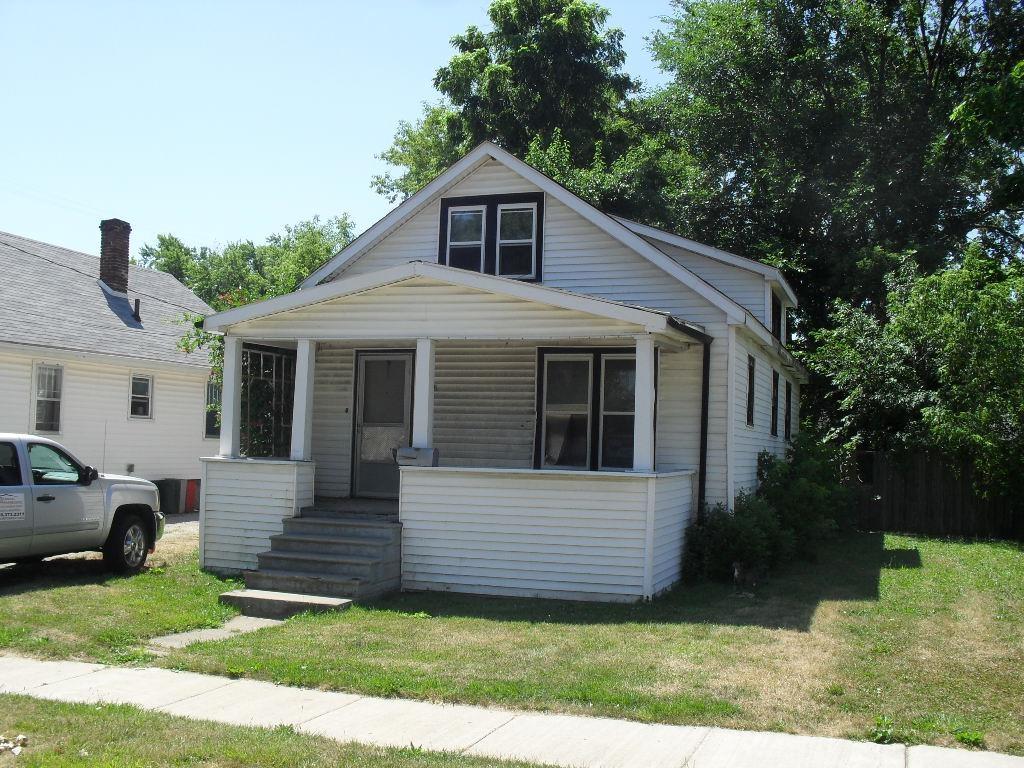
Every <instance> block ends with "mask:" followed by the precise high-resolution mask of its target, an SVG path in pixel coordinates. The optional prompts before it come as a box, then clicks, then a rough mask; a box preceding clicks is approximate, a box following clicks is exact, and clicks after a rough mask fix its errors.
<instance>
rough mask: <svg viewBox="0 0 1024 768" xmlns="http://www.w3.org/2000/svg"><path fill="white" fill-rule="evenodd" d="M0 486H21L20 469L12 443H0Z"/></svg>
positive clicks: (16, 452)
mask: <svg viewBox="0 0 1024 768" xmlns="http://www.w3.org/2000/svg"><path fill="white" fill-rule="evenodd" d="M0 485H21V467H20V466H19V465H18V451H17V450H16V449H15V447H14V443H0Z"/></svg>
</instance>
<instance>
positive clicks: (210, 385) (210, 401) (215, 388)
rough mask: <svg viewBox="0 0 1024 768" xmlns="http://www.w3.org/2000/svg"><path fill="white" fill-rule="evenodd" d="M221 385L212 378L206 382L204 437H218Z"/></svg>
mask: <svg viewBox="0 0 1024 768" xmlns="http://www.w3.org/2000/svg"><path fill="white" fill-rule="evenodd" d="M220 393H221V387H220V384H218V383H217V382H216V381H213V380H212V379H211V380H210V381H209V382H207V384H206V430H205V431H204V432H203V434H204V435H205V436H206V437H220V397H221V394H220Z"/></svg>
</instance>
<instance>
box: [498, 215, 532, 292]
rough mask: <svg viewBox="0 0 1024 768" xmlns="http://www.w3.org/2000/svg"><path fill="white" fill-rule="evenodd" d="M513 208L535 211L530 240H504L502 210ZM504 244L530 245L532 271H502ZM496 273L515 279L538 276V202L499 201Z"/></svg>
mask: <svg viewBox="0 0 1024 768" xmlns="http://www.w3.org/2000/svg"><path fill="white" fill-rule="evenodd" d="M507 209H511V210H519V211H522V210H527V209H529V210H531V211H533V233H532V234H531V236H530V239H529V240H502V239H501V212H502V211H504V210H507ZM503 245H529V246H530V271H529V272H528V273H524V274H517V275H511V274H509V275H506V274H504V273H503V272H502V271H501V246H503ZM495 251H496V252H497V253H496V256H495V265H494V274H495V275H497V276H498V277H508V278H511V279H513V280H527V279H533V278H536V277H537V204H536V203H499V204H498V237H497V240H496V245H495Z"/></svg>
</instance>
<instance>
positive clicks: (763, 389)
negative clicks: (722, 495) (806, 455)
mask: <svg viewBox="0 0 1024 768" xmlns="http://www.w3.org/2000/svg"><path fill="white" fill-rule="evenodd" d="M736 342H737V343H736V387H735V396H736V404H735V414H736V423H735V425H734V440H735V447H734V448H733V465H734V466H733V472H734V473H735V474H734V482H735V490H736V492H737V493H739V492H740V491H743V490H752V489H753V488H755V487H756V485H757V457H758V455H759V454H760V453H761V451H769V452H770V453H774V454H775V455H776V456H782V455H784V454H785V452H786V439H785V434H786V433H785V416H786V376H787V373H786V371H785V370H784V369H783V368H782V367H781V366H780V365H779V364H778V363H777V362H775V363H774V370H777V371H778V372H779V428H778V432H779V434H778V435H774V436H773V435H772V434H771V415H772V411H771V408H772V370H773V362H772V359H771V358H770V357H769V356H768V355H767V354H766V353H765V351H764V350H763V349H762V348H761V347H760V346H758V345H757V344H755V343H753V342H752V341H751V340H749V339H748V338H746V337H743V336H737V339H736ZM748 354H749V355H753V356H754V359H755V360H756V361H757V362H756V364H755V367H754V424H753V426H750V425H748V424H747V355H748ZM793 400H794V405H795V404H796V402H797V401H798V394H797V388H796V386H795V384H794V390H793Z"/></svg>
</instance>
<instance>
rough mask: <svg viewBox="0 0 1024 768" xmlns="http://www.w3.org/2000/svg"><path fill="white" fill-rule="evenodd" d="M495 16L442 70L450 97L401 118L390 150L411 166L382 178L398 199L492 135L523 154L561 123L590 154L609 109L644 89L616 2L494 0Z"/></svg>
mask: <svg viewBox="0 0 1024 768" xmlns="http://www.w3.org/2000/svg"><path fill="white" fill-rule="evenodd" d="M487 15H488V18H489V20H490V22H491V26H492V29H490V30H489V31H486V32H485V31H482V30H480V29H479V28H477V27H475V26H471V27H469V28H467V29H466V31H465V32H463V33H462V34H460V35H456V36H455V37H453V38H452V45H453V47H454V48H455V55H454V56H453V57H452V59H451V61H449V62H448V64H447V65H445V66H443V67H441V68H440V69H439V70H437V73H436V74H435V76H434V87H435V88H436V89H437V91H438V92H439V93H440V94H441V96H442V97H443V101H442V102H441V103H440V104H437V105H426V106H425V107H424V114H423V116H422V117H421V118H420V120H419V121H417V122H416V123H408V122H403V123H401V124H400V125H399V127H398V131H397V133H396V135H395V140H394V143H393V144H392V146H391V148H390V149H388V150H387V151H385V152H384V153H383V154H382V155H381V157H382V159H384V160H386V161H387V162H388V163H390V164H392V165H394V166H396V167H398V168H401V169H403V170H402V171H401V172H400V173H399V174H398V175H393V174H390V173H388V174H384V175H382V176H378V177H377V178H375V179H374V184H373V185H374V188H375V189H377V191H379V192H381V193H382V194H385V195H387V196H388V197H390V198H391V199H392V200H395V199H398V198H401V197H407V196H408V195H410V194H412V193H413V192H415V191H416V190H417V189H419V188H420V187H422V186H423V185H424V184H425V183H426V182H427V181H429V180H430V179H431V178H433V177H434V176H436V175H437V173H439V172H440V171H441V170H443V169H444V168H446V167H447V166H448V165H451V163H452V162H454V161H455V160H457V159H458V157H459V156H460V155H462V154H464V153H465V152H467V151H468V150H469V149H471V148H472V147H473V146H475V145H476V144H478V143H480V142H481V141H483V140H485V139H490V140H492V141H495V142H497V143H498V144H499V145H501V146H502V147H504V148H505V149H507V150H509V151H510V152H512V153H513V154H516V155H518V156H520V157H522V156H524V155H525V154H526V152H527V150H528V149H529V146H530V143H531V142H532V141H533V140H534V139H536V138H540V139H542V140H547V139H550V138H551V137H553V135H554V132H555V130H556V129H558V130H560V131H561V132H562V135H563V136H564V137H565V139H566V140H567V141H568V144H569V146H570V147H571V150H570V151H571V153H572V155H573V157H574V160H575V161H576V162H577V163H583V162H589V161H590V159H591V158H592V156H593V152H594V149H595V146H596V144H597V142H598V141H600V140H601V138H602V137H603V136H604V135H605V132H606V131H607V129H608V116H609V115H611V114H614V112H615V110H616V109H617V108H618V107H619V106H620V105H621V104H622V103H623V101H624V99H625V98H626V96H627V94H629V93H630V92H631V91H632V90H634V88H635V84H634V83H633V81H632V80H631V79H630V78H629V77H628V76H626V75H625V74H624V73H623V72H622V65H623V62H624V60H625V54H624V53H623V49H622V32H621V31H620V30H618V29H612V28H608V27H607V21H608V11H607V9H605V8H603V7H601V6H599V5H597V4H595V3H589V2H584V1H583V0H494V1H493V2H492V3H491V5H490V6H489V8H488V11H487Z"/></svg>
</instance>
